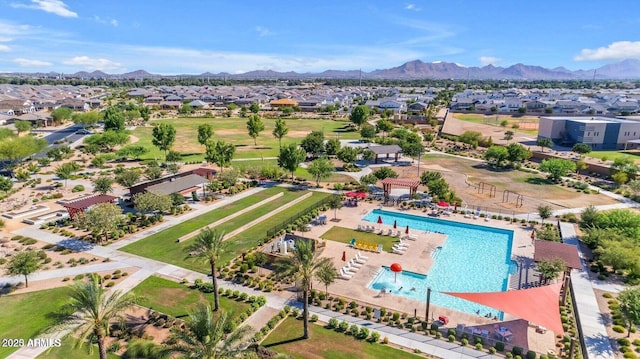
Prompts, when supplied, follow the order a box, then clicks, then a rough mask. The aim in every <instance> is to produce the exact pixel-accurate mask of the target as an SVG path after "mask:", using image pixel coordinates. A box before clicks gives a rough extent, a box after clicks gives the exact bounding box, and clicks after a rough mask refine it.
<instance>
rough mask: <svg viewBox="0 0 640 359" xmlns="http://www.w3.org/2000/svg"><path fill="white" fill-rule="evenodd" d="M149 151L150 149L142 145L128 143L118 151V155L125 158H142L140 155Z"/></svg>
mask: <svg viewBox="0 0 640 359" xmlns="http://www.w3.org/2000/svg"><path fill="white" fill-rule="evenodd" d="M147 152H149V149H148V148H146V147H145V146H142V145H128V146H125V147H122V148H121V149H119V150H117V151H116V156H119V157H124V158H134V159H136V160H138V159H140V156H142V155H144V154H145V153H147Z"/></svg>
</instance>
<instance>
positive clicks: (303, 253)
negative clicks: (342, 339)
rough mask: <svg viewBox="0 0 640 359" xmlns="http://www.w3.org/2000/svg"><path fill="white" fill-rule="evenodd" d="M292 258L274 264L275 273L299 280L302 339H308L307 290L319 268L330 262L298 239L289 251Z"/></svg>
mask: <svg viewBox="0 0 640 359" xmlns="http://www.w3.org/2000/svg"><path fill="white" fill-rule="evenodd" d="M291 254H292V256H291V257H287V258H282V259H280V260H279V261H278V262H276V268H277V271H278V272H280V274H282V275H285V276H294V277H296V279H297V280H300V285H301V287H302V298H303V299H302V300H303V301H302V306H303V311H302V318H303V321H304V334H303V339H308V338H309V290H311V284H312V281H313V277H314V276H315V274H316V273H317V271H318V270H319V268H321V267H323V266H326V265H327V262H330V261H331V259H329V258H320V257H318V255H317V253H316V252H315V251H314V250H313V243H312V242H311V241H309V240H302V239H298V240H296V241H295V246H294V248H293V250H292V251H291Z"/></svg>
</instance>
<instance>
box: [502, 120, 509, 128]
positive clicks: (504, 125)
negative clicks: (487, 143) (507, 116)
mask: <svg viewBox="0 0 640 359" xmlns="http://www.w3.org/2000/svg"><path fill="white" fill-rule="evenodd" d="M508 124H509V121H507V120H502V121H500V127H507V125H508Z"/></svg>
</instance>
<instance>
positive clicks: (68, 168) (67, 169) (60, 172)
mask: <svg viewBox="0 0 640 359" xmlns="http://www.w3.org/2000/svg"><path fill="white" fill-rule="evenodd" d="M79 170H80V165H79V164H77V163H76V162H67V163H63V164H61V165H60V166H58V167H56V176H58V178H60V179H61V180H64V186H65V187H66V186H67V180H68V179H70V178H71V177H73V174H74V173H76V172H78V171H79Z"/></svg>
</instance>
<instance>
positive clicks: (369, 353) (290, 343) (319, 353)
mask: <svg viewBox="0 0 640 359" xmlns="http://www.w3.org/2000/svg"><path fill="white" fill-rule="evenodd" d="M301 337H302V322H301V321H300V320H297V319H294V318H291V317H289V318H287V319H285V320H284V321H283V322H282V323H281V324H280V325H279V326H278V327H276V328H275V329H274V330H273V331H272V332H271V333H270V334H269V335H268V336H267V337H266V338H265V339H264V340H263V341H262V343H261V344H262V345H263V346H265V347H268V348H269V349H271V350H275V351H277V352H279V353H285V354H288V355H291V356H293V357H294V358H296V359H307V358H313V359H315V358H326V359H350V358H353V359H377V358H394V359H405V358H406V359H416V358H420V356H418V355H415V354H413V353H409V352H406V351H403V350H400V349H395V348H392V347H390V346H386V345H383V344H377V343H369V342H366V341H362V340H356V339H354V338H353V337H351V336H349V335H346V334H344V333H338V332H335V331H333V330H329V329H325V328H323V327H322V326H320V325H317V324H311V325H309V339H306V340H302V339H301Z"/></svg>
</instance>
